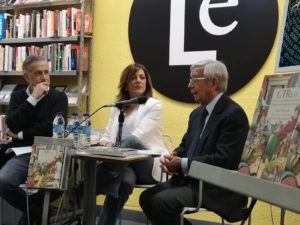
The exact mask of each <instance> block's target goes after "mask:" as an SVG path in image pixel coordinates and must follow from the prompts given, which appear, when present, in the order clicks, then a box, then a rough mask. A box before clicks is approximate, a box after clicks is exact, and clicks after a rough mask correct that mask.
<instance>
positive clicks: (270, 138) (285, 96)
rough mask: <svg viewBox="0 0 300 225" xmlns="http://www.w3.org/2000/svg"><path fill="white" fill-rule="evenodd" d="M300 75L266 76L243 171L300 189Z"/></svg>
mask: <svg viewBox="0 0 300 225" xmlns="http://www.w3.org/2000/svg"><path fill="white" fill-rule="evenodd" d="M299 115H300V74H289V75H270V76H265V79H264V81H263V85H262V88H261V90H260V94H259V98H258V101H257V105H256V108H255V112H254V116H253V120H252V123H251V125H250V130H249V133H248V137H247V140H246V144H245V147H244V152H243V155H242V160H241V163H240V166H239V171H240V172H242V173H245V174H250V175H254V176H257V177H259V178H263V179H267V180H271V181H274V182H278V183H282V184H285V185H289V186H293V187H300V118H299Z"/></svg>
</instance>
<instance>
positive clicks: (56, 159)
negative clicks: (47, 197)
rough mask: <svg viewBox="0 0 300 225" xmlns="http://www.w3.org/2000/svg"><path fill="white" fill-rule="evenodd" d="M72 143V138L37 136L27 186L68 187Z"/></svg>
mask: <svg viewBox="0 0 300 225" xmlns="http://www.w3.org/2000/svg"><path fill="white" fill-rule="evenodd" d="M72 145H73V143H72V140H66V139H52V138H51V137H35V140H34V144H33V146H32V152H31V156H30V163H29V169H28V176H27V182H26V184H27V187H28V188H45V189H63V190H65V189H67V184H68V175H69V168H70V163H71V151H70V148H71V147H72Z"/></svg>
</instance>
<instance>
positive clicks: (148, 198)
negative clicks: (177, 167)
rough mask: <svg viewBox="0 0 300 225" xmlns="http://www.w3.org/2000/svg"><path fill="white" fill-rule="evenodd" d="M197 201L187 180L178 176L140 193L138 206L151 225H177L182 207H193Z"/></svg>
mask: <svg viewBox="0 0 300 225" xmlns="http://www.w3.org/2000/svg"><path fill="white" fill-rule="evenodd" d="M197 200H198V198H197V197H196V194H195V192H194V191H193V189H192V188H191V185H190V184H189V182H188V181H187V179H186V180H185V178H184V177H181V176H180V177H176V178H172V179H171V180H168V181H166V182H164V183H160V184H157V185H156V186H154V187H152V188H149V189H147V190H145V191H144V192H142V194H141V196H140V205H141V207H142V209H143V211H144V213H145V214H146V216H147V217H148V218H149V219H150V220H151V222H152V224H153V225H179V224H180V213H181V212H182V209H183V207H185V206H190V207H195V206H196V205H197ZM185 224H189V223H188V222H187V221H185Z"/></svg>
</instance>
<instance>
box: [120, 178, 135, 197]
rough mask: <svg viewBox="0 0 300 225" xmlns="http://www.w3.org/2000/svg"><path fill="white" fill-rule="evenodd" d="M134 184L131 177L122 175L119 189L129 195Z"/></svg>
mask: <svg viewBox="0 0 300 225" xmlns="http://www.w3.org/2000/svg"><path fill="white" fill-rule="evenodd" d="M134 184H135V179H134V178H133V177H124V179H123V180H122V182H121V185H120V190H122V191H123V192H126V193H128V195H130V194H131V193H132V191H133V188H134Z"/></svg>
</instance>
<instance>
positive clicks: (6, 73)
mask: <svg viewBox="0 0 300 225" xmlns="http://www.w3.org/2000/svg"><path fill="white" fill-rule="evenodd" d="M50 75H51V76H77V71H76V70H72V71H53V72H50ZM0 76H23V73H22V72H20V71H0Z"/></svg>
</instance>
